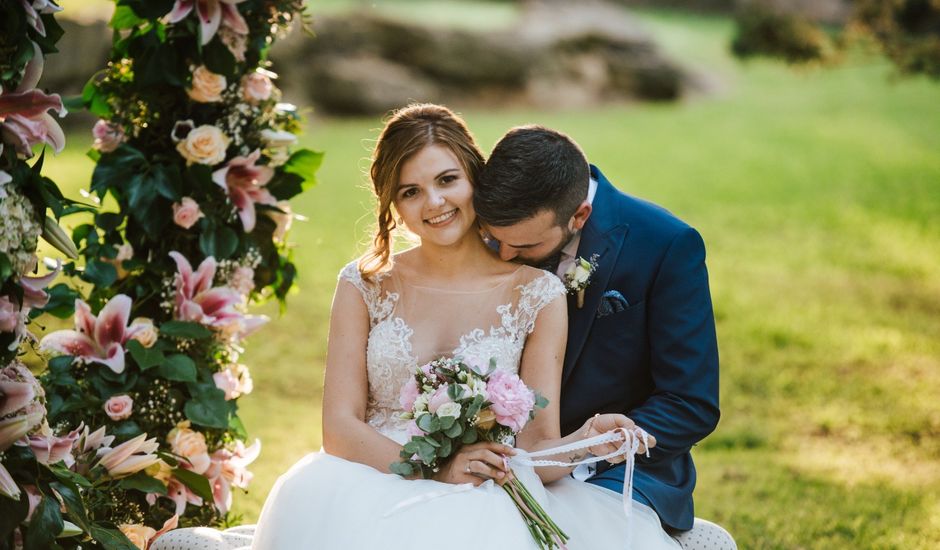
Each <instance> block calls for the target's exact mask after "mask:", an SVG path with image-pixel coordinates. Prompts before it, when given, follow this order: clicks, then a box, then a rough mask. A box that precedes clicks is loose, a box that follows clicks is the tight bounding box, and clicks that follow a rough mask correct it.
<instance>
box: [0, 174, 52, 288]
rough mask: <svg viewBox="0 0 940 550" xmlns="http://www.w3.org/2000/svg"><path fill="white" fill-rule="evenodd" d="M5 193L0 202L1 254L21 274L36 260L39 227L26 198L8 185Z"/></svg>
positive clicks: (40, 227)
mask: <svg viewBox="0 0 940 550" xmlns="http://www.w3.org/2000/svg"><path fill="white" fill-rule="evenodd" d="M5 191H6V197H4V198H2V199H0V252H2V253H4V254H6V255H7V257H9V258H10V261H11V262H13V269H14V271H15V272H16V273H18V274H20V275H22V274H24V273H26V272H27V271H29V269H30V268H31V267H32V266H33V264H34V263H35V261H36V256H35V252H36V243H37V241H38V240H39V235H40V234H41V233H42V226H41V225H39V223H38V222H37V221H36V209H35V208H33V205H32V203H31V202H29V200H28V199H27V198H26V197H24V196H23V195H20V194H19V193H17V192H16V190H15V189H12V188H11V187H10V186H7V187H6V189H5Z"/></svg>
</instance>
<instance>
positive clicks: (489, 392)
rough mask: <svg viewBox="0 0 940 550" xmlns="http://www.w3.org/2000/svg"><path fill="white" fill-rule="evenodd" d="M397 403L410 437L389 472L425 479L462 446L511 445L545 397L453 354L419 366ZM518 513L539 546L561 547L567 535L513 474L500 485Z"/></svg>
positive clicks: (493, 367) (490, 368)
mask: <svg viewBox="0 0 940 550" xmlns="http://www.w3.org/2000/svg"><path fill="white" fill-rule="evenodd" d="M400 398H401V405H402V408H403V409H404V410H405V411H407V412H405V413H403V418H405V419H407V420H411V423H410V425H409V433H410V434H411V436H412V437H411V439H410V440H409V441H408V442H407V443H405V445H404V446H403V447H402V451H401V457H402V459H403V460H402V461H400V462H396V463H394V464H392V465H391V470H392V472H394V473H396V474H399V475H402V476H409V475H413V474H414V473H415V472H420V473H421V474H422V476H423V477H426V478H427V477H430V476H431V475H432V474H434V473H435V472H437V471H439V469H440V466H441V463H442V462H443V461H445V460H446V459H447V458H448V457H450V456H452V455H453V454H455V453H456V452H457V450H458V449H460V447H461V446H463V445H470V444H472V443H476V442H478V441H494V442H498V443H502V444H505V445H512V444H513V443H514V442H515V436H516V434H517V433H519V432H520V431H521V430H522V428H523V426H525V425H526V423H527V422H528V421H529V420H531V419H532V418H534V417H535V410H536V409H537V408H544V407H545V405H547V404H548V401H547V400H546V399H545V398H544V397H542V396H540V395H538V394H537V393H536V392H534V391H532V390H531V389H529V388H528V387H527V386H526V385H525V383H523V382H522V380H521V379H520V378H519V377H518V376H516V375H515V374H511V373H507V372H503V371H499V370H496V361H495V360H494V359H491V360H490V361H489V365H488V366H486V367H483V366H481V365H477V364H473V365H471V364H468V363H466V362H464V361H462V360H460V359H457V358H452V359H451V358H442V359H436V360H434V361H431V362H430V363H427V364H425V365H422V366H421V367H419V368H418V369H417V370H416V372H415V375H414V377H413V378H411V379H409V380H408V382H407V383H406V384H405V385H404V386H403V387H402V389H401V396H400ZM502 488H503V490H505V491H506V493H507V494H509V496H510V498H512V500H513V502H514V503H515V504H516V507H517V508H518V509H519V512H520V513H521V514H522V517H523V519H524V520H525V522H526V526H527V527H528V528H529V532H530V533H532V537H533V538H534V539H535V541H536V543H537V544H538V545H539V548H543V549H549V550H550V549H552V548H555V547H558V548H563V547H564V544H565V542H567V540H568V536H567V535H566V534H565V533H564V532H563V531H562V530H561V528H559V527H558V525H556V524H555V522H554V521H552V519H551V518H550V517H548V514H547V513H546V512H545V510H543V509H542V507H541V505H540V504H539V503H538V501H536V500H535V498H534V497H533V496H532V494H531V493H529V491H528V490H527V489H526V487H525V485H523V484H522V482H521V481H519V480H518V479H517V478H516V477H515V476H510V479H509V481H507V482H506V483H504V484H503V485H502Z"/></svg>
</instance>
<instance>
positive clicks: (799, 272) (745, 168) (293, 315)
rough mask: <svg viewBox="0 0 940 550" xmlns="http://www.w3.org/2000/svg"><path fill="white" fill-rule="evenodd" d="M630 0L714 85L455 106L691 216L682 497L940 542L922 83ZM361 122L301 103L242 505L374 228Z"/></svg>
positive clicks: (934, 285) (72, 176) (810, 531)
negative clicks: (700, 438) (708, 429)
mask: <svg viewBox="0 0 940 550" xmlns="http://www.w3.org/2000/svg"><path fill="white" fill-rule="evenodd" d="M336 3H337V2H335V1H334V2H330V3H328V4H336ZM408 9H414V8H413V7H411V8H408ZM500 9H501V8H500ZM643 18H644V20H646V22H647V23H648V25H649V26H650V28H651V30H652V31H653V32H654V33H655V34H656V35H657V36H658V37H660V39H661V41H662V42H663V44H664V46H665V47H666V48H667V49H668V50H669V51H670V52H672V53H674V54H675V55H676V57H677V58H679V59H681V60H684V61H685V62H687V63H689V64H694V65H697V66H698V67H699V68H700V69H702V70H705V71H708V72H709V73H710V74H712V75H714V76H715V77H716V78H717V79H718V81H719V82H720V84H721V85H720V90H721V91H720V92H719V93H718V94H717V95H715V96H711V97H705V98H696V99H691V100H688V101H686V102H683V103H679V104H653V105H650V104H637V105H623V106H603V107H597V108H596V109H590V110H583V111H567V112H543V111H524V110H509V111H497V110H492V111H487V110H483V109H480V108H473V109H465V110H464V111H463V113H464V115H465V116H466V118H467V120H468V122H469V124H470V126H471V127H472V128H473V129H474V130H475V132H476V134H477V137H478V138H479V140H480V142H481V144H482V145H483V147H484V148H485V149H487V150H488V149H489V148H490V147H491V146H492V145H493V143H495V141H496V140H497V139H498V138H499V136H500V135H501V133H502V132H503V131H504V130H505V129H507V128H508V127H509V126H511V125H515V124H521V123H527V122H539V123H542V124H545V125H548V126H551V127H554V128H557V129H560V130H563V131H565V132H567V133H569V134H570V135H571V136H572V137H574V138H575V139H576V140H577V141H578V142H579V143H580V144H581V145H582V146H583V148H584V150H585V151H586V152H587V154H588V157H589V158H590V160H591V161H592V162H593V163H595V164H597V165H598V166H600V167H601V169H602V170H603V171H604V173H605V174H606V175H607V176H608V178H609V179H611V180H612V181H613V182H615V183H616V184H618V185H619V186H620V187H621V188H622V189H624V190H626V191H627V192H630V193H632V194H635V195H639V196H641V197H644V198H646V199H649V200H652V201H654V202H657V203H659V204H661V205H663V206H665V207H667V208H669V209H670V210H672V211H673V212H675V213H676V214H677V215H679V216H680V217H682V218H683V219H685V220H686V221H688V222H689V223H691V224H692V225H694V226H695V227H697V228H698V229H699V230H700V231H701V233H702V235H703V236H704V238H705V241H706V244H707V246H708V252H709V257H708V264H709V268H710V272H711V282H712V294H713V298H714V302H715V314H716V317H717V320H718V336H719V342H720V347H721V358H722V388H721V393H722V395H721V397H722V410H723V415H722V420H721V424H720V426H719V428H718V430H717V431H716V432H715V433H714V434H713V435H712V436H711V437H709V438H708V439H706V440H705V441H704V442H703V443H702V444H701V445H699V446H698V447H697V448H696V449H695V451H694V454H695V458H696V462H697V464H698V466H699V485H698V488H697V490H696V504H697V507H696V513H697V515H698V516H701V517H705V518H709V519H712V520H714V521H717V522H718V523H720V524H722V525H724V526H726V527H727V528H728V529H729V530H730V531H731V532H732V533H733V534H734V535H735V537H736V538H737V540H738V544H739V546H740V547H741V548H748V549H754V548H792V549H796V548H800V549H809V548H819V549H830V548H863V549H869V548H870V549H875V548H877V549H882V548H904V549H932V548H938V547H940V406H938V399H940V223H937V220H938V219H940V132H938V129H940V109H938V108H937V106H938V105H940V83H930V82H927V81H925V80H923V79H911V80H898V79H895V78H892V71H891V68H890V67H889V66H888V65H887V64H886V63H883V62H880V61H877V60H873V59H870V58H861V57H854V56H853V57H851V58H850V59H849V60H848V61H847V63H846V64H844V65H842V66H839V67H837V68H833V69H826V70H822V69H803V70H797V71H795V70H791V69H788V68H786V67H783V66H780V65H776V64H771V63H766V62H755V63H749V64H745V65H741V64H738V63H736V62H735V61H733V60H731V59H730V58H729V56H728V54H727V53H726V52H727V44H728V41H729V37H730V33H731V30H732V27H731V24H730V22H729V21H727V20H725V19H721V18H703V17H694V16H688V15H676V14H669V13H660V12H652V13H651V12H647V13H644V15H643ZM275 69H276V70H280V71H282V72H284V71H287V70H290V68H288V67H275ZM455 107H457V108H458V109H459V108H460V106H459V105H458V106H455ZM379 126H380V120H379V119H378V118H377V117H376V118H368V119H343V120H334V119H318V118H314V119H313V120H311V121H310V123H309V124H308V130H307V135H306V136H305V138H304V141H305V142H306V144H308V145H311V146H313V147H316V148H319V149H323V150H326V151H327V157H326V161H325V163H324V166H323V168H322V170H321V173H320V180H321V184H320V186H319V187H318V188H315V189H314V190H312V191H311V192H309V193H307V194H306V195H305V196H302V197H300V198H299V200H297V201H296V202H295V210H296V211H297V212H299V213H301V214H303V215H305V216H306V217H307V218H309V220H308V221H306V222H298V223H296V224H295V226H294V229H293V231H292V240H293V241H294V242H295V243H296V245H297V249H296V258H297V261H298V264H299V268H300V283H299V284H300V290H299V292H298V293H296V294H295V295H294V296H292V297H291V299H290V305H289V308H288V311H287V313H286V314H285V315H284V316H281V317H278V316H277V312H276V308H275V307H273V306H270V305H269V306H266V308H265V309H267V310H268V311H269V313H270V314H272V316H273V317H275V320H274V321H273V322H272V323H271V325H270V326H269V327H268V328H267V329H266V330H264V331H263V332H262V333H260V334H259V335H258V336H255V337H254V339H253V340H251V341H249V346H248V352H247V354H246V356H245V358H244V359H245V361H246V363H248V364H249V365H250V366H251V367H252V375H253V377H254V381H255V391H254V393H253V394H251V395H250V396H248V397H245V398H243V399H242V400H241V401H240V403H241V404H242V413H243V418H244V420H245V423H246V425H247V426H248V428H249V430H250V431H251V432H252V434H253V435H254V436H257V437H259V438H261V439H262V441H263V445H264V451H263V452H262V455H261V458H260V459H259V460H258V461H257V462H256V463H255V465H254V468H253V469H254V472H255V481H254V483H253V485H252V489H251V491H250V493H249V494H247V495H236V507H235V508H236V511H237V512H240V513H242V514H244V520H245V521H246V522H252V521H254V520H256V519H257V515H258V512H259V510H260V507H261V505H262V503H263V501H264V498H265V495H266V494H267V492H268V490H269V489H270V487H271V485H272V484H273V482H274V480H275V479H276V477H277V475H278V474H279V473H280V472H282V471H284V470H285V469H286V468H287V467H288V466H289V465H290V464H291V463H293V462H294V461H295V460H297V459H298V458H300V457H301V456H303V455H304V454H306V453H308V452H310V451H312V450H316V449H318V448H319V445H320V396H321V390H322V379H323V363H324V353H325V348H326V343H325V339H326V334H327V321H328V314H329V307H330V300H331V296H332V292H333V288H334V285H335V277H336V273H337V272H338V270H339V269H340V268H341V267H342V266H343V265H344V264H345V263H346V262H347V261H348V260H349V259H350V258H352V257H353V256H355V255H356V254H357V252H358V251H361V250H362V249H363V248H362V243H363V242H364V241H365V239H366V238H367V236H368V232H369V227H370V223H371V214H370V212H371V210H370V208H371V202H370V195H369V192H368V190H367V188H366V179H365V177H364V175H363V174H364V169H365V168H366V167H367V159H368V155H369V147H370V140H372V139H374V138H375V137H376V135H377V132H378V128H379ZM84 145H87V138H84V137H80V136H77V137H76V139H73V141H72V143H71V144H70V147H69V149H68V150H67V151H66V152H65V153H64V154H63V155H61V156H60V157H59V159H57V160H55V161H52V160H51V159H50V160H49V161H47V164H46V166H47V167H48V173H49V174H50V175H52V176H53V177H54V178H56V180H57V181H59V182H60V183H61V184H62V185H63V187H65V188H66V191H67V193H68V194H70V195H71V196H77V190H78V189H79V188H80V187H87V185H88V183H87V182H88V174H89V173H90V170H91V168H92V165H91V162H90V161H88V160H87V159H84V157H82V152H83V146H84Z"/></svg>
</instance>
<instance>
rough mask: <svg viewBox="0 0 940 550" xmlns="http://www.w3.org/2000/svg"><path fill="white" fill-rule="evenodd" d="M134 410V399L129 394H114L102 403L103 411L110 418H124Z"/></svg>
mask: <svg viewBox="0 0 940 550" xmlns="http://www.w3.org/2000/svg"><path fill="white" fill-rule="evenodd" d="M133 411H134V400H133V399H131V396H129V395H114V396H112V397H110V398H108V400H107V401H105V403H104V412H105V414H107V415H108V418H110V419H111V420H124V419H125V418H129V417H130V416H131V413H132V412H133Z"/></svg>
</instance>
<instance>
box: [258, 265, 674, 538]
mask: <svg viewBox="0 0 940 550" xmlns="http://www.w3.org/2000/svg"><path fill="white" fill-rule="evenodd" d="M340 279H341V280H343V281H347V282H348V283H350V284H352V285H353V286H354V287H355V288H357V289H358V290H359V292H360V293H361V294H362V298H363V300H364V302H365V304H366V306H367V309H368V311H369V317H370V324H371V330H370V332H369V340H368V348H367V350H366V365H367V371H368V381H369V396H368V410H367V418H366V420H367V421H368V423H369V424H370V425H371V426H372V427H374V428H375V429H376V430H377V431H378V432H379V433H381V434H383V435H385V436H386V437H388V438H390V439H392V440H394V441H396V442H398V443H404V442H405V441H407V439H408V435H407V433H406V431H405V422H404V421H402V420H401V419H400V418H399V416H398V415H399V413H401V412H402V411H401V407H400V405H399V403H398V402H399V390H400V388H401V387H402V385H403V384H404V383H405V382H406V380H407V379H408V378H409V377H410V376H412V373H413V372H414V370H415V368H416V367H417V366H418V365H419V364H422V363H424V362H426V361H428V360H431V359H434V358H436V357H440V356H442V355H448V356H458V357H464V358H469V357H476V358H481V359H483V360H486V359H488V358H491V357H492V358H495V359H496V360H497V368H500V369H504V370H507V371H510V372H517V371H518V369H519V361H520V358H521V356H522V350H523V347H524V345H525V342H526V337H527V336H528V334H529V333H531V332H532V330H533V328H534V326H535V321H536V318H537V316H538V314H539V311H540V310H541V309H542V308H543V307H544V306H545V305H546V304H548V303H550V302H551V301H552V300H555V299H563V298H560V297H561V296H562V295H563V294H564V293H565V288H564V286H563V285H562V284H561V282H560V281H559V280H558V278H557V277H555V276H554V275H552V274H549V273H547V272H544V271H541V270H537V269H534V268H529V267H520V268H519V269H518V270H516V271H515V272H513V273H512V274H510V275H507V276H504V277H503V278H502V279H501V280H499V281H495V282H494V284H491V285H489V286H488V287H486V288H484V289H481V290H477V291H458V290H453V289H436V288H428V287H423V286H419V285H416V284H411V283H409V282H408V281H405V280H403V278H402V277H401V275H400V274H399V273H398V272H397V271H396V270H395V269H392V270H391V271H390V272H388V273H384V274H382V275H381V276H380V277H379V278H378V279H377V280H374V281H372V282H366V281H363V279H362V278H361V277H360V276H359V272H358V270H357V269H356V265H355V263H351V264H349V265H347V266H346V267H345V268H344V269H343V270H342V272H341V273H340ZM514 470H515V473H516V475H517V476H518V477H519V478H520V479H521V480H522V481H523V482H524V483H525V485H526V487H527V488H528V489H529V491H530V492H531V493H532V494H533V495H534V496H535V497H536V499H538V500H539V501H540V503H541V504H542V505H543V507H544V508H545V510H546V511H547V512H548V513H549V515H550V516H551V517H552V518H553V519H554V520H555V522H556V523H557V524H558V525H559V526H560V527H561V528H562V529H563V530H564V531H566V533H567V534H568V535H569V536H570V537H571V539H570V541H569V545H568V547H569V548H570V549H571V550H576V549H591V550H594V549H608V548H611V549H614V548H634V549H642V550H651V549H657V548H679V545H678V543H676V541H675V540H674V539H672V538H670V537H669V536H667V535H666V534H665V533H664V532H663V531H662V529H661V527H660V523H659V519H658V517H657V516H656V514H655V513H654V512H653V511H652V510H651V509H650V508H648V507H646V506H643V505H641V504H638V503H635V502H634V503H633V508H632V510H633V511H632V516H633V519H632V536H631V537H630V538H631V539H632V540H628V534H629V533H630V532H631V529H630V528H628V522H627V520H626V517H625V514H624V510H623V501H622V497H621V495H619V494H616V493H614V492H612V491H608V490H607V489H603V488H599V487H596V486H593V485H590V484H587V483H583V482H580V481H576V480H574V479H572V478H570V477H566V478H563V479H561V480H558V481H556V482H554V483H551V484H549V485H547V486H543V485H542V483H541V482H540V480H539V478H538V476H537V475H536V474H535V472H534V471H533V470H532V469H531V468H519V467H516V468H515V469H514ZM456 487H458V486H456V485H451V484H445V483H439V482H437V481H431V480H406V479H403V478H401V477H399V476H397V475H393V474H387V473H383V472H380V471H378V470H376V469H374V468H372V467H369V466H366V465H363V464H359V463H356V462H350V461H347V460H343V459H341V458H337V457H334V456H331V455H329V454H326V453H324V452H318V453H313V454H310V455H308V456H306V457H305V458H303V459H302V460H300V461H299V462H298V463H296V464H295V465H294V466H293V467H292V468H291V469H290V470H289V471H288V472H287V473H285V474H284V475H282V476H281V477H280V478H279V479H278V481H277V483H276V484H275V486H274V488H273V489H272V491H271V494H270V495H269V496H268V499H267V501H266V502H265V505H264V509H263V511H262V513H261V518H260V520H259V522H258V528H257V531H256V533H255V535H254V540H253V542H252V549H254V550H314V549H344V550H358V549H402V550H406V549H408V550H410V549H414V548H420V547H435V548H446V549H448V550H459V549H466V550H482V549H503V548H506V549H534V548H537V546H536V544H535V543H534V541H533V540H532V537H531V535H530V534H529V531H528V530H527V528H526V526H525V523H524V522H523V520H522V518H521V517H520V515H519V512H518V511H517V510H516V508H515V506H514V505H513V503H512V501H511V500H510V498H509V497H508V496H507V495H506V494H505V493H504V492H503V490H502V489H501V488H500V487H498V486H496V485H494V484H493V483H492V482H486V483H484V484H483V485H482V486H480V487H477V488H472V489H466V487H464V489H465V490H455V488H456Z"/></svg>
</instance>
